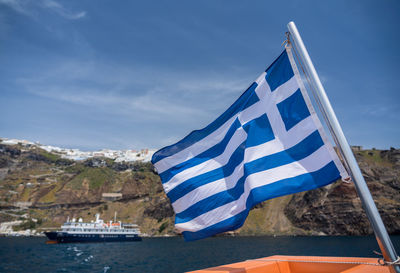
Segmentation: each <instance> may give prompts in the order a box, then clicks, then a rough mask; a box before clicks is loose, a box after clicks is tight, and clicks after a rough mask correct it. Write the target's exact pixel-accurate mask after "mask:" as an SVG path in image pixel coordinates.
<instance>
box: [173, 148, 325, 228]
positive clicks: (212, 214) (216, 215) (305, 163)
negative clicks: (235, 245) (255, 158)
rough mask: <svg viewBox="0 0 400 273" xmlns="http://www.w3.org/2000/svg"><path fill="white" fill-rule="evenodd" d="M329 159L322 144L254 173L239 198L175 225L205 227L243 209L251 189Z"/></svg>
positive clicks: (297, 173)
mask: <svg viewBox="0 0 400 273" xmlns="http://www.w3.org/2000/svg"><path fill="white" fill-rule="evenodd" d="M331 161H332V158H331V157H330V154H329V152H328V151H327V149H326V147H325V146H322V147H320V148H319V149H318V150H317V151H315V152H314V153H312V154H311V155H310V156H308V157H306V158H304V159H303V160H300V161H297V162H293V163H290V164H287V165H283V166H279V167H276V168H274V169H270V170H267V171H263V172H258V173H254V174H252V175H250V176H248V177H247V179H246V181H245V184H246V186H245V191H244V193H243V194H242V195H241V196H240V198H239V199H237V200H235V201H233V202H231V203H228V204H225V205H223V206H221V207H218V208H215V209H213V210H210V211H208V212H206V213H204V214H202V215H200V216H198V217H196V218H194V219H192V220H191V221H188V222H185V223H179V224H176V225H175V226H176V227H177V228H179V229H180V230H182V231H199V230H202V229H205V228H207V227H209V226H212V225H214V224H217V223H219V222H221V221H223V220H226V219H228V218H230V217H232V216H235V215H237V214H239V213H241V212H242V211H244V210H245V209H246V200H247V198H248V196H249V194H250V192H251V190H252V189H255V188H258V187H261V186H264V185H268V184H271V183H274V182H276V181H280V180H282V179H285V178H290V177H296V176H299V175H302V174H306V173H310V172H313V171H317V170H319V169H321V168H323V167H324V166H326V165H327V164H328V163H329V162H331ZM230 186H232V185H230ZM219 187H225V185H223V183H220V185H219ZM225 188H227V187H225ZM220 189H222V188H220ZM225 190H226V189H225ZM221 191H223V190H221ZM182 203H183V202H182ZM192 204H193V203H192Z"/></svg>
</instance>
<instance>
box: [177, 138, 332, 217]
mask: <svg viewBox="0 0 400 273" xmlns="http://www.w3.org/2000/svg"><path fill="white" fill-rule="evenodd" d="M323 145H324V143H323V141H322V139H321V136H320V135H319V132H318V131H315V132H314V133H312V134H311V135H310V136H308V137H307V138H306V139H304V140H303V141H302V142H300V143H299V144H297V145H295V146H294V147H292V148H290V149H288V150H286V151H283V152H279V153H276V154H273V155H269V156H266V157H263V158H260V159H257V160H254V161H252V162H249V163H246V164H244V176H242V177H241V178H240V179H239V181H238V182H237V184H236V186H235V187H233V188H231V189H229V190H227V191H223V192H220V193H217V194H214V195H211V196H210V197H207V198H205V199H203V200H201V201H199V202H197V203H195V204H193V205H192V206H190V207H189V208H188V209H186V210H184V211H182V212H180V213H178V214H176V220H175V222H176V223H184V222H188V221H190V220H192V219H193V218H196V217H197V216H200V215H201V214H203V213H205V212H207V211H210V210H212V209H215V208H217V207H220V206H223V205H225V204H227V203H230V202H233V201H235V200H237V199H238V198H239V197H240V196H241V195H242V194H243V192H244V182H245V180H246V178H247V177H248V176H249V175H251V174H254V173H258V172H260V171H265V170H269V169H272V168H275V167H277V166H283V165H286V164H289V163H293V162H295V161H299V160H301V159H303V158H306V157H307V156H309V155H311V154H312V153H313V152H315V151H316V150H318V149H319V148H320V147H321V146H323ZM235 167H236V166H235ZM184 194H185V193H184V192H182V195H181V196H183V195H184ZM171 201H172V200H171Z"/></svg>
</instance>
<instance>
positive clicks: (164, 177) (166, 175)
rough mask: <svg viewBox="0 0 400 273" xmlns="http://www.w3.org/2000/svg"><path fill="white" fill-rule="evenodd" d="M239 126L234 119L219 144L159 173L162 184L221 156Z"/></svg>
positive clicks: (237, 121)
mask: <svg viewBox="0 0 400 273" xmlns="http://www.w3.org/2000/svg"><path fill="white" fill-rule="evenodd" d="M240 126H241V124H240V122H239V120H238V119H236V120H235V121H234V122H233V124H232V125H231V127H230V128H229V130H228V132H227V133H226V135H225V137H224V138H223V139H222V141H221V142H219V143H218V144H216V145H214V146H213V147H211V148H210V149H208V150H206V151H204V152H203V153H201V154H199V155H198V156H196V157H194V158H192V159H189V160H187V161H185V162H182V163H180V164H178V165H175V166H174V167H172V168H170V169H168V170H166V171H164V172H162V173H160V174H159V175H160V178H161V181H162V183H166V182H168V181H169V180H170V179H171V178H172V177H174V176H175V175H176V174H178V173H180V172H182V171H184V170H186V169H188V168H190V167H193V166H196V165H198V164H201V163H203V162H205V161H208V160H210V159H211V158H214V157H216V156H219V155H221V154H222V153H223V152H224V150H225V148H226V145H227V144H228V142H229V141H230V140H231V138H232V136H233V134H234V133H235V132H236V130H237V129H238V128H240Z"/></svg>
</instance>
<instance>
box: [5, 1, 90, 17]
mask: <svg viewBox="0 0 400 273" xmlns="http://www.w3.org/2000/svg"><path fill="white" fill-rule="evenodd" d="M0 4H3V5H6V6H8V7H10V8H12V9H13V10H15V11H17V12H19V13H21V14H24V15H28V16H32V17H36V16H37V13H38V11H39V12H40V11H43V10H49V11H52V12H54V13H56V14H58V15H59V16H61V17H63V18H65V19H69V20H77V19H80V18H83V17H85V16H86V12H85V11H78V12H75V11H71V10H69V9H67V8H65V7H64V6H63V5H61V4H60V3H58V2H56V1H54V0H0Z"/></svg>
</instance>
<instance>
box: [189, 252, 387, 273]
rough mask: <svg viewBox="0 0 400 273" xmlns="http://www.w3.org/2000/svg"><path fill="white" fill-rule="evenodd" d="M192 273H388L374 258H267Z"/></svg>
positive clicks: (385, 267)
mask: <svg viewBox="0 0 400 273" xmlns="http://www.w3.org/2000/svg"><path fill="white" fill-rule="evenodd" d="M192 272H193V273H194V272H196V273H201V272H202V273H227V272H232V273H233V272H234V273H239V272H246V273H261V272H263V273H264V272H268V273H339V272H341V273H378V272H379V273H389V272H390V271H389V268H388V267H387V266H381V265H379V264H378V259H376V258H352V257H312V256H270V257H266V258H260V259H254V260H247V261H244V262H240V263H234V264H228V265H222V266H217V267H211V268H207V269H203V270H197V271H192Z"/></svg>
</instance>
